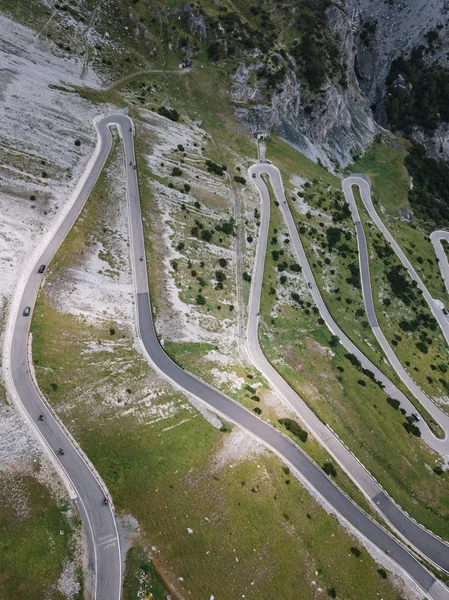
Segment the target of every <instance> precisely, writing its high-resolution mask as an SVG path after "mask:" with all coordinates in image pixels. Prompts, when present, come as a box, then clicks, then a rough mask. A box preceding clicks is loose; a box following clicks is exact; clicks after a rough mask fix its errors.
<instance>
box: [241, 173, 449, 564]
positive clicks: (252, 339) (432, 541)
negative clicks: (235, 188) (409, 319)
mask: <svg viewBox="0 0 449 600" xmlns="http://www.w3.org/2000/svg"><path fill="white" fill-rule="evenodd" d="M264 173H265V174H266V175H268V176H269V177H270V181H271V184H272V187H273V191H274V193H275V196H276V199H277V201H278V202H279V207H280V209H281V211H282V213H283V217H284V220H285V222H286V225H287V228H288V231H289V234H290V240H291V243H292V246H293V249H294V251H295V253H296V256H297V258H298V262H299V264H300V265H301V266H302V272H303V275H304V277H305V279H306V281H307V282H310V283H311V286H312V287H311V289H310V294H311V296H312V298H313V300H314V302H315V304H316V306H317V307H318V309H319V312H320V315H321V317H322V318H323V319H324V320H325V322H326V324H327V326H328V327H329V329H330V330H331V332H332V333H334V334H335V335H338V336H339V338H340V341H341V342H342V343H343V345H344V346H345V347H346V348H347V349H348V350H349V351H350V352H352V353H353V354H354V355H355V356H357V358H359V360H360V361H361V362H362V364H363V366H364V367H366V368H369V369H370V370H371V371H372V372H373V373H374V374H375V375H376V378H377V379H379V380H380V381H382V382H383V383H384V385H385V387H386V388H388V387H390V388H391V391H394V389H395V386H393V384H392V383H391V382H390V381H389V380H388V379H387V378H386V377H385V376H384V375H383V373H381V372H380V371H379V370H378V369H377V368H376V367H375V366H374V365H373V364H372V363H370V362H369V361H368V360H367V359H366V357H365V356H364V355H363V354H362V353H361V352H360V351H359V349H358V348H357V347H356V346H355V345H354V344H353V343H352V342H351V341H350V340H349V339H348V338H347V336H346V335H345V334H344V333H343V331H342V330H341V329H340V328H339V327H338V325H337V324H336V323H335V321H334V320H333V319H332V317H331V315H330V313H329V311H328V309H327V307H326V305H325V303H324V301H323V299H322V297H321V294H320V291H319V289H318V288H317V286H316V282H315V280H314V277H313V274H312V270H311V267H310V265H309V262H308V260H307V256H306V254H305V251H304V248H303V246H302V243H301V240H300V237H299V234H298V231H297V228H296V225H295V223H294V221H293V217H292V215H291V212H290V209H289V206H288V204H287V201H286V198H285V194H284V190H283V186H282V180H281V177H280V173H279V170H278V169H277V168H276V167H275V166H274V165H271V164H267V163H259V164H257V165H253V166H252V167H250V169H249V174H250V177H251V180H252V181H253V183H254V184H255V185H256V187H257V189H258V191H259V195H260V198H261V217H260V222H261V224H260V227H259V238H258V248H257V252H256V261H255V263H256V264H255V267H254V271H253V287H252V290H251V295H250V301H249V308H248V312H249V319H248V334H247V338H248V352H249V355H250V357H251V359H252V360H253V362H254V364H255V365H256V366H257V367H258V368H259V369H260V370H261V371H262V373H263V374H264V375H265V377H266V378H267V379H268V380H269V381H270V382H271V383H272V385H273V386H274V387H275V388H276V389H277V390H278V391H279V392H280V393H281V394H282V396H283V397H284V399H285V400H286V401H287V402H288V403H289V404H290V405H291V406H292V408H293V409H294V410H295V412H296V413H297V414H298V415H299V416H300V417H301V420H302V421H303V423H304V424H305V425H306V426H307V428H308V429H309V430H310V431H312V433H313V434H314V435H315V437H317V438H318V439H319V440H320V441H321V443H322V444H323V446H325V447H326V449H327V450H328V451H329V452H330V454H332V455H333V456H334V458H335V459H336V460H337V462H338V463H339V464H340V465H341V466H342V467H343V469H344V470H345V471H346V472H347V473H348V475H349V476H350V477H351V478H352V479H353V481H354V482H355V483H356V484H357V485H358V486H359V487H360V489H361V490H362V491H363V492H364V494H365V495H366V496H367V497H368V498H369V499H370V500H371V502H372V503H373V505H374V506H376V508H377V509H378V510H380V512H382V514H383V515H384V516H385V517H386V518H387V520H388V521H389V522H390V523H391V525H392V526H393V527H394V528H395V529H396V530H397V531H398V532H399V533H400V534H401V535H402V536H403V538H404V539H406V540H408V542H409V543H410V544H412V545H413V546H415V548H418V549H419V551H420V552H422V553H423V554H424V555H426V556H427V557H428V558H429V559H431V560H432V561H433V562H434V563H436V564H438V565H439V566H440V567H441V568H443V569H445V570H449V547H448V545H447V544H446V543H444V542H442V541H441V540H439V539H438V538H435V536H433V535H432V534H431V533H429V532H427V531H426V530H425V529H423V528H421V527H420V526H419V525H417V524H416V523H415V522H414V521H413V520H412V519H410V518H409V517H408V516H407V515H406V514H405V513H404V512H403V511H402V510H401V509H400V508H399V507H398V506H397V505H396V504H395V503H394V502H393V501H392V500H391V499H390V498H388V497H387V496H386V495H385V493H384V492H383V491H382V489H381V488H380V486H379V485H378V484H377V482H376V481H375V480H374V479H373V478H372V477H371V476H370V474H369V473H368V472H367V471H366V469H364V467H363V466H362V465H361V464H360V463H359V462H358V461H357V460H356V459H355V457H354V456H353V455H352V454H351V453H350V452H349V451H348V450H347V449H346V447H345V446H343V444H341V443H340V442H339V440H338V439H337V438H336V436H334V435H333V433H332V432H331V431H330V430H329V429H328V428H327V427H326V426H325V425H324V424H323V423H322V422H321V421H320V420H319V419H318V418H317V417H316V415H315V414H314V413H313V412H312V411H311V410H310V409H309V408H308V407H307V405H306V404H305V402H304V401H303V400H302V399H301V398H300V397H299V396H298V394H296V392H295V391H294V390H293V389H292V388H291V387H290V386H289V385H288V384H287V383H286V382H285V381H284V380H283V378H282V377H281V376H280V375H279V374H278V373H277V371H276V370H275V369H274V368H273V367H272V366H271V365H270V363H269V362H268V361H267V359H266V358H265V356H264V355H263V353H262V351H261V349H260V345H259V341H258V319H259V316H258V315H259V303H260V292H261V287H262V274H263V267H264V258H265V253H266V244H267V237H268V228H269V218H270V199H269V192H268V189H267V187H266V185H265V183H264V181H263V180H262V178H261V175H262V174H264ZM253 174H255V177H253ZM397 391H398V392H399V390H397ZM403 398H404V400H406V398H405V396H404V397H403ZM407 402H408V401H407ZM404 403H405V402H404ZM409 404H410V403H409ZM410 407H412V405H410ZM432 439H435V438H434V437H433V436H432Z"/></svg>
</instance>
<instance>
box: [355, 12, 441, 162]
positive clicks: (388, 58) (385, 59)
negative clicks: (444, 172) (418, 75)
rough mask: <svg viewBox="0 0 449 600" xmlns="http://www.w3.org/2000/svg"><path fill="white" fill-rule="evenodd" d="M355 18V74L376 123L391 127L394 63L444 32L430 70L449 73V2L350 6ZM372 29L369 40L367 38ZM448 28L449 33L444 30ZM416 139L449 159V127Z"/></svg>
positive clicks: (416, 132)
mask: <svg viewBox="0 0 449 600" xmlns="http://www.w3.org/2000/svg"><path fill="white" fill-rule="evenodd" d="M349 9H350V14H351V19H352V22H353V26H354V30H355V29H357V30H358V35H356V36H355V37H356V46H357V52H356V57H355V72H356V74H357V77H358V81H359V85H360V89H361V90H362V92H363V94H364V95H365V97H366V99H367V101H368V103H369V104H370V106H371V108H372V111H373V114H374V117H375V119H376V121H377V122H378V123H379V124H380V125H381V126H383V127H388V119H387V115H386V113H385V109H384V102H385V98H386V93H387V92H386V78H387V75H388V72H389V69H390V66H391V63H392V62H393V61H394V60H395V59H396V58H399V57H400V56H403V57H405V58H408V57H409V56H410V53H411V51H412V49H413V48H416V47H418V46H420V45H423V46H425V47H427V46H428V39H427V34H428V33H429V32H431V31H435V30H436V31H438V32H439V34H438V37H439V39H438V42H437V43H435V44H434V45H433V48H432V50H431V52H428V53H426V55H425V56H426V62H427V63H428V64H431V63H437V64H439V65H442V66H444V67H448V65H449V61H448V49H449V47H448V42H447V40H448V36H447V28H446V22H447V14H446V13H447V2H446V1H445V0H402V1H399V2H396V1H395V2H391V3H390V2H385V0H350V6H349ZM367 24H373V26H372V27H371V29H370V31H371V33H370V34H369V35H363V36H361V32H362V31H363V29H364V27H365V28H366V27H367ZM443 26H444V27H443ZM412 136H413V138H414V139H416V140H417V141H419V142H420V143H422V144H423V145H424V146H425V147H426V149H427V151H428V153H429V154H430V155H432V156H440V157H442V158H445V159H449V126H448V125H447V124H441V125H439V126H438V128H437V129H436V130H435V131H434V132H433V133H428V132H425V131H423V130H421V129H419V128H415V129H414V131H413V134H412Z"/></svg>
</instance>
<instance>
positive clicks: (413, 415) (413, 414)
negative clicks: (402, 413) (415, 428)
mask: <svg viewBox="0 0 449 600" xmlns="http://www.w3.org/2000/svg"><path fill="white" fill-rule="evenodd" d="M412 417H413V419H414V420H415V421H416V422H418V421H421V418H420V416H419V415H417V414H416V413H412Z"/></svg>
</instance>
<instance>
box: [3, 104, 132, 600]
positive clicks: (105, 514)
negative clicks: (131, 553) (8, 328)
mask: <svg viewBox="0 0 449 600" xmlns="http://www.w3.org/2000/svg"><path fill="white" fill-rule="evenodd" d="M111 124H119V125H120V126H122V128H124V129H125V128H126V129H127V130H129V127H130V126H131V122H130V120H129V119H128V118H127V117H126V116H124V115H114V116H110V117H105V118H103V119H101V120H100V121H99V122H98V133H99V136H100V137H101V142H102V143H101V148H100V152H99V154H98V157H97V160H96V162H95V164H94V165H93V168H92V170H91V171H90V173H89V174H88V176H87V178H86V181H85V184H84V186H83V187H82V189H81V191H80V193H79V195H78V197H77V198H76V200H75V202H74V204H73V206H72V208H71V210H70V211H69V213H68V214H67V216H66V218H65V219H64V221H63V222H62V224H61V226H60V227H59V229H58V230H57V232H56V234H55V235H54V237H53V238H52V239H51V241H50V243H49V244H48V246H47V247H46V248H45V250H44V251H43V252H42V254H41V256H40V257H39V259H38V260H37V261H36V264H35V266H34V269H33V272H32V275H31V277H30V278H29V279H28V282H27V284H26V287H25V291H24V293H23V296H22V299H21V302H20V308H19V313H18V315H17V318H16V322H15V326H14V332H13V338H12V346H11V352H10V373H11V377H12V381H13V384H14V387H15V389H16V391H17V395H18V397H19V399H20V401H21V403H22V405H23V408H24V409H25V410H26V412H27V413H28V415H29V417H30V419H31V420H32V421H33V422H34V423H35V425H36V427H37V428H38V431H39V433H40V435H41V438H42V439H43V440H44V441H45V443H46V445H47V447H48V449H49V450H50V452H53V453H54V454H55V456H56V458H57V460H58V461H59V463H60V465H61V467H62V469H63V470H64V471H65V472H66V474H67V476H68V478H69V479H70V481H71V483H72V485H73V487H74V489H75V491H76V494H77V503H78V507H79V510H80V514H81V517H82V520H83V525H84V531H85V534H86V539H87V550H88V566H89V571H90V572H91V573H92V574H93V578H94V585H93V587H94V594H95V596H94V597H95V598H96V600H119V599H120V595H121V557H120V546H119V540H118V534H117V528H116V523H115V518H114V514H113V510H112V508H111V506H110V505H108V506H105V505H104V503H103V499H104V497H105V495H107V491H106V489H105V488H104V486H103V485H102V484H101V482H99V480H98V478H97V477H96V476H95V474H94V473H93V472H92V470H91V468H90V467H89V465H88V464H87V463H86V461H85V460H84V458H83V456H82V453H80V452H79V451H78V449H77V447H76V445H75V444H73V443H72V441H71V439H70V437H68V436H67V433H66V432H65V431H64V429H63V428H62V427H61V426H60V425H59V424H58V422H57V421H56V420H55V418H54V416H53V414H52V412H51V411H50V410H49V409H48V407H47V405H46V403H44V402H43V400H42V398H41V396H40V395H39V393H38V391H37V390H36V388H35V386H34V383H33V380H32V377H31V375H30V372H29V368H28V358H27V356H28V355H27V351H28V333H29V328H30V323H31V315H30V316H28V317H25V316H23V310H24V309H25V307H27V306H30V307H31V308H32V309H33V307H34V304H35V301H36V298H37V294H38V291H39V287H40V285H41V283H42V280H43V277H44V275H42V274H40V273H38V268H39V266H40V265H42V264H44V265H48V264H49V262H50V261H51V259H52V257H53V256H54V254H55V252H56V251H57V250H58V248H59V246H60V245H61V243H62V242H63V241H64V238H65V236H66V235H67V233H68V232H69V231H70V229H71V227H72V225H73V224H74V222H75V221H76V219H77V217H78V215H79V213H80V211H81V209H82V208H83V206H84V204H85V202H86V200H87V198H88V197H89V194H90V192H91V191H92V189H93V187H94V185H95V182H96V181H97V179H98V176H99V175H100V173H101V171H102V169H103V166H104V164H105V162H106V159H107V157H108V155H109V152H110V150H111V146H112V137H111V134H110V131H109V128H108V127H109V125H111ZM128 134H129V131H128ZM124 139H125V144H126V143H127V146H128V147H129V148H127V150H128V153H129V152H130V151H133V141H132V134H131V137H130V135H128V136H127V137H126V138H124ZM134 179H135V178H134ZM41 414H42V415H44V420H43V421H42V422H41V421H39V415H41ZM58 448H63V450H64V455H63V456H61V455H59V454H58Z"/></svg>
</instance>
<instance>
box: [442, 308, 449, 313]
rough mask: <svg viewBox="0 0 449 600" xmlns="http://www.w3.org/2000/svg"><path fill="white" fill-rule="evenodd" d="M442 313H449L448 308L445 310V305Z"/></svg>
mask: <svg viewBox="0 0 449 600" xmlns="http://www.w3.org/2000/svg"><path fill="white" fill-rule="evenodd" d="M443 314H444V315H449V310H447V308H446V307H444V308H443Z"/></svg>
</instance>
